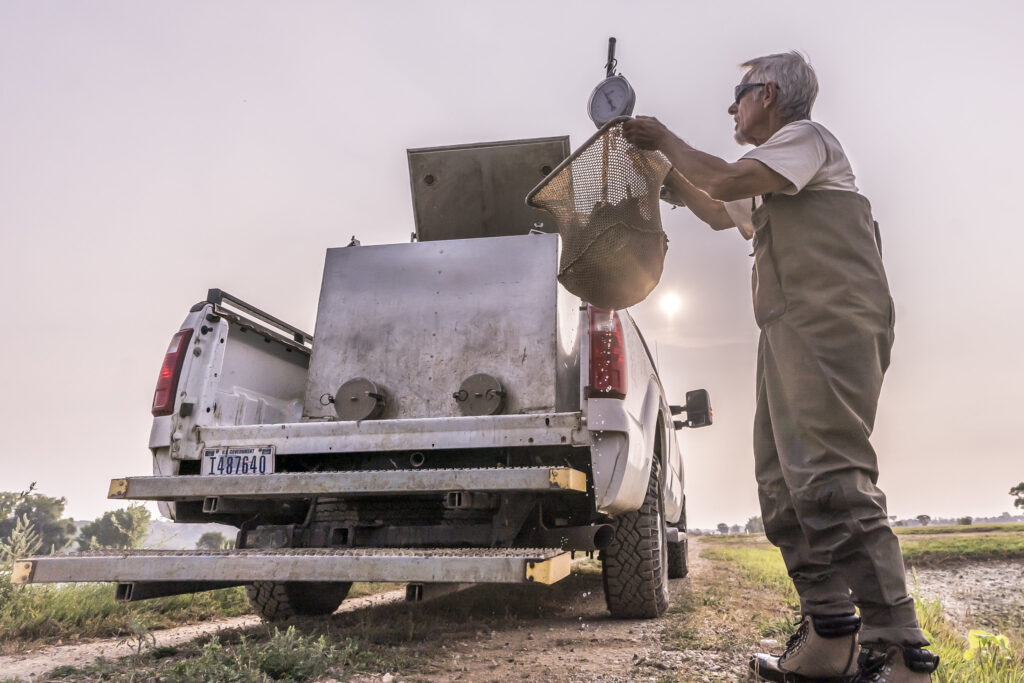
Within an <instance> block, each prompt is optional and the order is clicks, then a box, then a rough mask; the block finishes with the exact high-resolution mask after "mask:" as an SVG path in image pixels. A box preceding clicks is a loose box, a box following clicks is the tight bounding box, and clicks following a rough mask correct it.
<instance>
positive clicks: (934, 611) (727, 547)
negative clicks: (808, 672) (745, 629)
mask: <svg viewBox="0 0 1024 683" xmlns="http://www.w3.org/2000/svg"><path fill="white" fill-rule="evenodd" d="M991 539H992V537H990V536H981V537H978V538H975V539H970V538H968V539H963V540H967V541H975V543H973V544H968V545H967V546H966V547H964V546H962V545H960V544H955V543H953V542H954V541H959V540H961V539H927V540H922V542H920V543H919V544H916V545H917V548H916V550H915V551H914V552H916V553H918V555H917V556H918V557H927V553H928V552H932V553H934V555H935V556H942V557H946V558H948V557H951V556H952V557H970V558H972V559H978V558H986V559H987V558H989V557H990V553H991V552H1003V551H1005V549H1006V548H1007V547H1008V546H1007V544H1005V543H1002V544H997V545H996V546H992V545H990V544H989V541H990V540H991ZM723 540H724V539H723ZM999 540H1012V539H999ZM981 541H984V543H982V542H981ZM706 543H707V545H708V546H709V547H708V548H707V549H706V550H705V551H704V552H703V554H702V555H703V557H705V558H707V559H709V560H711V561H712V562H713V563H714V564H713V566H714V569H713V571H714V572H717V573H719V574H720V573H721V572H722V571H723V570H729V568H738V569H739V570H740V571H739V572H737V574H738V575H739V577H740V582H739V585H738V588H739V590H740V592H741V593H742V592H745V591H748V590H749V587H751V586H757V587H760V588H761V589H762V590H761V593H762V595H761V596H760V598H759V600H760V601H762V602H763V601H764V600H765V599H766V598H767V599H769V600H770V599H771V598H774V599H775V600H776V601H778V602H785V603H787V604H788V605H789V606H790V607H791V608H792V609H794V610H795V609H797V605H796V603H795V600H794V598H795V595H794V593H793V591H792V587H791V586H790V585H789V584H788V577H787V576H786V570H785V566H784V565H783V562H782V556H781V555H780V554H779V552H778V551H777V550H775V549H774V548H765V547H763V546H759V547H756V546H755V547H744V546H743V545H742V544H741V543H736V542H734V541H728V542H723V541H720V540H719V538H717V537H712V538H710V539H708V540H707V541H706ZM929 546H931V547H930V548H929ZM905 547H906V546H905ZM993 548H995V550H993ZM912 556H913V554H912ZM998 556H999V557H1002V556H1003V555H998ZM713 576H714V575H713ZM719 581H720V579H719ZM731 590H735V589H731ZM744 599H749V598H744ZM916 605H917V613H918V618H919V620H920V622H921V626H922V628H924V629H925V631H926V632H927V633H928V635H929V637H930V639H931V642H932V645H931V647H930V649H931V650H932V651H933V652H935V653H936V654H938V655H939V656H940V658H941V663H940V665H939V670H938V671H937V672H936V675H935V680H936V681H937V682H938V683H963V682H972V681H986V683H1024V643H1022V642H1021V640H1020V638H1019V633H1020V632H1019V631H1017V632H1015V633H1013V636H1014V637H1015V640H1007V641H1006V642H1005V645H999V644H997V643H994V642H993V643H990V644H989V645H987V646H983V647H981V648H976V649H975V652H974V654H969V653H970V652H971V648H970V643H969V641H968V638H967V634H964V633H960V632H958V631H957V630H956V628H955V627H954V626H953V624H952V623H950V622H949V621H948V620H947V619H946V618H945V616H944V615H943V613H942V604H941V602H940V601H939V600H934V599H929V600H921V599H917V600H916ZM748 609H749V608H748ZM741 616H742V615H741ZM752 623H753V626H754V628H755V630H756V631H757V632H759V633H760V634H761V635H763V636H769V635H771V634H772V625H773V623H772V621H771V620H767V621H766V620H764V619H763V618H762V619H761V620H760V621H756V620H752ZM775 625H776V626H777V627H778V628H777V631H778V636H779V639H782V638H783V637H784V636H787V635H788V634H789V633H791V632H792V625H791V624H790V625H787V624H786V623H785V622H783V621H779V622H777V623H776V624H775Z"/></svg>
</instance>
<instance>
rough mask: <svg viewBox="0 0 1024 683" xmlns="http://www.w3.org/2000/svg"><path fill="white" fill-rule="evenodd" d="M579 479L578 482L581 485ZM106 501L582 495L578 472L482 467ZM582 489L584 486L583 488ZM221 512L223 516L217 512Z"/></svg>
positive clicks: (179, 486) (164, 483)
mask: <svg viewBox="0 0 1024 683" xmlns="http://www.w3.org/2000/svg"><path fill="white" fill-rule="evenodd" d="M581 477H582V479H581ZM114 481H115V482H119V483H123V486H118V488H117V490H116V491H114V490H113V487H112V490H111V494H110V496H109V497H110V498H116V499H126V500H165V501H169V500H173V501H179V500H203V499H205V498H207V497H219V498H221V499H223V498H227V497H231V496H237V497H249V498H261V499H262V498H295V497H309V496H315V495H332V494H339V495H340V494H348V495H368V494H419V493H435V492H446V491H470V492H473V491H502V492H506V493H513V492H530V491H585V490H586V486H585V482H586V478H585V475H583V473H582V472H578V471H576V470H572V469H571V468H569V467H501V468H499V467H487V468H484V467H481V468H474V469H444V470H437V469H432V470H375V471H369V472H314V473H301V474H299V473H295V474H267V475H258V476H251V475H218V476H201V475H184V476H174V477H128V478H125V479H116V480H114ZM581 484H582V485H581ZM220 511H223V510H220Z"/></svg>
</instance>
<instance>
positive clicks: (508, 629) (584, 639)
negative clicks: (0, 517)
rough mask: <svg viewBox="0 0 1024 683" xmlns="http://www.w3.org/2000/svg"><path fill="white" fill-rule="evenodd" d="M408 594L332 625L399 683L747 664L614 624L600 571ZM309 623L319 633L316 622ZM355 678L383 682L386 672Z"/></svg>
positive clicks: (655, 629) (193, 632)
mask: <svg viewBox="0 0 1024 683" xmlns="http://www.w3.org/2000/svg"><path fill="white" fill-rule="evenodd" d="M690 562H691V564H690V577H688V578H686V579H679V580H675V581H672V582H671V583H672V592H673V598H674V600H673V602H674V603H678V602H679V598H680V594H682V593H685V592H688V591H691V590H692V585H693V582H694V581H700V577H701V575H702V574H703V572H704V571H705V569H706V566H707V562H706V561H705V560H703V559H701V558H700V541H699V539H697V538H694V539H692V540H691V548H690ZM403 596H404V593H402V592H392V593H385V594H382V595H377V596H371V597H367V598H357V599H354V600H347V601H345V603H343V605H342V608H341V609H340V610H339V611H338V612H337V613H335V615H334V616H333V617H332V618H331V620H330V626H329V628H330V631H331V632H332V633H335V634H336V635H337V637H338V638H344V637H345V636H346V635H350V636H357V637H360V638H363V639H365V640H368V641H370V642H373V643H375V644H379V645H390V646H391V647H390V648H389V649H388V650H387V651H389V652H392V653H393V658H389V661H387V662H384V663H383V664H384V668H388V669H391V670H392V671H394V676H395V680H410V681H411V680H418V681H450V680H465V681H519V680H527V679H531V678H537V677H543V678H544V679H547V680H560V681H606V682H611V681H647V680H658V679H659V678H661V677H663V676H665V675H666V674H669V673H670V672H672V671H674V670H675V669H677V667H679V666H680V664H683V663H685V662H689V663H691V664H692V663H694V658H697V659H698V660H700V661H701V662H706V667H705V665H704V664H701V666H702V667H704V668H708V667H709V668H708V670H709V672H711V673H712V677H710V678H708V680H721V679H722V678H723V677H724V678H729V676H728V674H727V672H728V671H729V670H733V671H736V670H739V671H741V670H742V666H743V661H742V660H739V661H723V658H722V656H720V655H718V654H716V653H712V652H708V653H703V652H700V651H696V652H679V651H666V650H664V649H663V648H662V645H661V642H662V635H663V632H664V630H665V628H666V626H667V624H668V623H669V622H670V620H667V619H656V620H625V621H623V620H613V619H611V618H609V617H608V613H607V609H606V608H605V603H604V594H603V589H602V586H601V577H600V574H599V573H595V572H590V573H583V574H574V575H573V576H571V577H570V578H568V579H566V580H564V581H562V582H560V583H559V584H556V585H555V586H552V587H541V586H513V587H509V586H479V587H476V588H473V589H470V590H467V591H464V592H462V593H459V594H456V595H453V596H448V597H446V598H442V599H439V600H436V601H434V602H430V603H425V604H419V605H410V604H406V603H404V602H402V598H403ZM257 624H258V619H257V618H256V617H252V616H247V617H238V618H235V619H227V620H223V621H218V622H212V623H207V624H201V625H193V626H183V627H179V628H175V629H168V630H163V631H155V632H154V633H153V635H154V636H155V639H156V645H158V646H174V645H178V644H181V643H184V642H187V641H190V640H193V639H195V638H198V637H201V636H204V635H208V634H211V633H215V632H223V631H225V630H229V629H248V628H251V627H255V626H256V625H257ZM307 626H308V627H309V628H313V627H314V626H313V623H312V622H310V623H309V624H307ZM320 626H322V622H321V624H320ZM299 627H300V628H302V625H301V624H300V625H299ZM127 654H130V649H129V648H128V646H126V645H125V644H123V643H121V642H119V639H110V640H102V641H94V642H91V643H87V644H79V645H68V646H53V647H46V648H43V649H40V650H36V651H32V652H28V653H24V654H20V655H17V656H12V657H0V679H2V678H9V677H17V678H21V679H32V678H35V679H37V680H38V678H39V677H40V676H41V675H42V674H44V673H45V672H47V671H50V670H51V669H53V668H54V667H56V666H61V665H73V666H82V665H85V664H88V663H90V662H92V661H93V660H94V659H95V658H96V657H99V656H104V657H107V658H116V657H120V656H125V655H127ZM737 666H738V667H739V669H737ZM672 678H674V676H672ZM351 680H355V681H380V680H381V675H380V674H376V675H373V676H366V677H360V676H356V677H355V678H353V679H351ZM693 680H700V679H693Z"/></svg>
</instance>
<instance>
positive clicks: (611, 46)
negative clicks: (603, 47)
mask: <svg viewBox="0 0 1024 683" xmlns="http://www.w3.org/2000/svg"><path fill="white" fill-rule="evenodd" d="M604 68H605V76H606V77H608V78H611V77H612V76H614V75H615V38H614V37H611V38H609V39H608V61H607V62H606V63H605V65H604Z"/></svg>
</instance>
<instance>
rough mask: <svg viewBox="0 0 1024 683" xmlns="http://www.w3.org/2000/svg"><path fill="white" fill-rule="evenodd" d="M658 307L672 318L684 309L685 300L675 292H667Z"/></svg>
mask: <svg viewBox="0 0 1024 683" xmlns="http://www.w3.org/2000/svg"><path fill="white" fill-rule="evenodd" d="M658 307H659V308H661V312H662V313H664V314H665V315H667V316H668V317H670V318H671V317H673V316H675V314H676V313H678V312H679V311H680V310H681V309H682V307H683V300H682V298H680V296H679V295H678V294H676V293H675V292H667V293H665V294H663V295H662V297H661V301H659V302H658Z"/></svg>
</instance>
